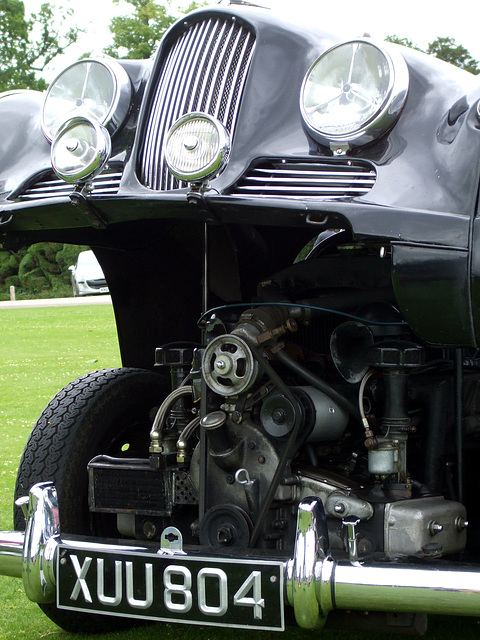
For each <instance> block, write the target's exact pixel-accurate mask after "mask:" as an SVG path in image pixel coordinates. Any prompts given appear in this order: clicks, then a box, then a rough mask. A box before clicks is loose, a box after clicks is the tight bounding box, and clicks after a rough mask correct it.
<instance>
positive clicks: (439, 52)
mask: <svg viewBox="0 0 480 640" xmlns="http://www.w3.org/2000/svg"><path fill="white" fill-rule="evenodd" d="M385 40H386V41H387V42H393V43H395V44H401V45H403V46H405V47H409V48H410V49H416V50H417V51H423V53H428V54H429V55H432V56H435V57H436V58H439V59H440V60H444V61H445V62H449V63H450V64H453V65H455V66H456V67H460V69H465V70H466V71H470V73H473V74H475V75H477V74H480V67H479V63H478V62H477V61H476V60H474V59H473V58H472V56H471V55H470V53H469V52H468V51H467V49H465V47H463V46H462V45H461V44H459V45H457V44H456V42H455V40H454V38H437V39H436V40H434V41H433V42H431V43H430V44H429V45H428V47H427V50H426V51H425V50H423V49H421V48H420V47H418V46H417V45H415V44H413V42H412V41H411V40H409V39H408V38H399V37H398V36H395V35H392V36H387V37H386V38H385Z"/></svg>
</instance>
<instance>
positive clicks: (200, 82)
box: [140, 17, 255, 191]
mask: <svg viewBox="0 0 480 640" xmlns="http://www.w3.org/2000/svg"><path fill="white" fill-rule="evenodd" d="M254 46H255V37H254V35H253V33H252V31H251V30H250V29H249V28H248V27H247V26H245V25H244V24H241V23H240V22H239V21H237V20H235V19H233V18H230V17H226V18H215V19H213V18H211V19H209V20H204V21H202V22H197V23H192V24H190V25H189V26H187V29H186V31H184V32H183V34H182V35H181V36H180V37H179V38H178V39H177V40H176V41H175V42H174V43H173V45H172V46H171V47H170V49H169V50H168V52H167V53H166V55H165V57H164V59H163V60H162V68H161V72H160V75H159V78H158V82H157V85H156V88H155V94H154V96H153V100H152V107H151V111H150V113H149V116H148V121H147V124H146V128H145V139H144V144H143V150H142V154H141V162H140V180H141V182H142V183H143V184H144V185H145V186H147V187H149V188H150V189H154V190H157V191H168V190H172V189H179V188H183V187H184V186H186V185H185V184H184V183H179V181H178V180H177V179H176V178H174V177H173V176H172V175H171V174H170V172H169V171H168V169H167V166H166V163H165V157H164V143H165V138H166V134H167V132H168V130H169V129H170V127H171V126H172V124H173V123H174V122H175V121H176V120H178V118H180V117H181V116H183V115H185V114H186V113H191V112H193V111H201V112H203V113H208V114H209V115H212V116H214V117H215V118H217V119H218V120H220V122H222V123H223V124H224V125H225V127H226V128H227V129H228V131H229V132H230V135H231V136H232V138H233V136H234V131H235V124H236V121H237V116H238V110H239V108H240V103H241V97H242V93H243V88H244V85H245V81H246V78H247V73H248V68H249V66H250V62H251V59H252V54H253V50H254Z"/></svg>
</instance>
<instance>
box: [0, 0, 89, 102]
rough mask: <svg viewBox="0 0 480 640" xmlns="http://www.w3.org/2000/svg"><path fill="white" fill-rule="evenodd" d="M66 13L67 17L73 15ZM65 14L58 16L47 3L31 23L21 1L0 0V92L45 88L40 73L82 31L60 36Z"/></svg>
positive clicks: (70, 30) (64, 33)
mask: <svg viewBox="0 0 480 640" xmlns="http://www.w3.org/2000/svg"><path fill="white" fill-rule="evenodd" d="M71 13H72V12H71V11H67V12H66V14H67V15H71ZM65 17H66V15H65V13H64V14H62V15H60V16H59V15H58V13H57V15H55V14H54V11H53V9H52V7H51V5H50V4H48V3H45V4H42V6H41V7H40V11H39V12H38V13H37V14H32V15H31V16H30V17H29V18H28V19H27V18H26V16H25V5H24V3H23V2H22V1H21V0H0V91H7V90H9V89H38V90H42V89H44V88H46V86H47V84H46V82H45V81H44V80H43V79H42V78H37V76H36V72H41V71H43V69H44V68H45V67H46V65H47V64H48V63H49V62H50V61H51V60H52V59H53V58H54V57H55V56H57V55H59V54H60V53H63V51H65V49H66V48H67V47H69V46H70V45H71V44H73V43H74V42H76V40H77V37H78V32H79V29H77V28H70V29H69V30H68V31H66V32H61V30H60V27H59V26H58V25H59V24H63V21H64V19H65Z"/></svg>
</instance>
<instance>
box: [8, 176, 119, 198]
mask: <svg viewBox="0 0 480 640" xmlns="http://www.w3.org/2000/svg"><path fill="white" fill-rule="evenodd" d="M121 179H122V171H120V170H119V169H118V168H117V169H110V170H109V169H107V170H105V171H104V172H103V173H101V174H100V175H98V176H96V177H95V178H94V180H93V190H92V193H91V195H92V196H108V195H115V194H116V193H118V190H119V188H120V180H121ZM74 188H75V187H74V185H72V184H69V183H68V182H64V181H63V180H60V179H59V178H57V176H56V175H55V174H54V173H53V172H52V173H49V174H47V175H45V174H43V176H42V177H41V178H40V179H39V180H38V181H37V182H33V183H31V184H30V185H29V186H28V187H27V188H26V189H25V190H24V191H21V192H20V193H19V194H18V195H13V196H11V198H10V199H11V200H17V201H18V200H19V201H26V200H41V199H44V198H59V197H65V196H68V195H69V194H70V193H72V191H73V190H74Z"/></svg>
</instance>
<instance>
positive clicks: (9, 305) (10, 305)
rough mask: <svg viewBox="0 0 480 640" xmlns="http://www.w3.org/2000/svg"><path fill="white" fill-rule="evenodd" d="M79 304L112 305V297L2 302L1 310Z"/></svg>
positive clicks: (0, 304)
mask: <svg viewBox="0 0 480 640" xmlns="http://www.w3.org/2000/svg"><path fill="white" fill-rule="evenodd" d="M79 304H112V298H111V297H110V296H108V295H107V296H81V297H78V298H73V297H72V298H45V299H44V300H14V301H10V300H7V301H4V302H1V301H0V309H22V308H23V309H25V308H27V307H71V306H75V305H79Z"/></svg>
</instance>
